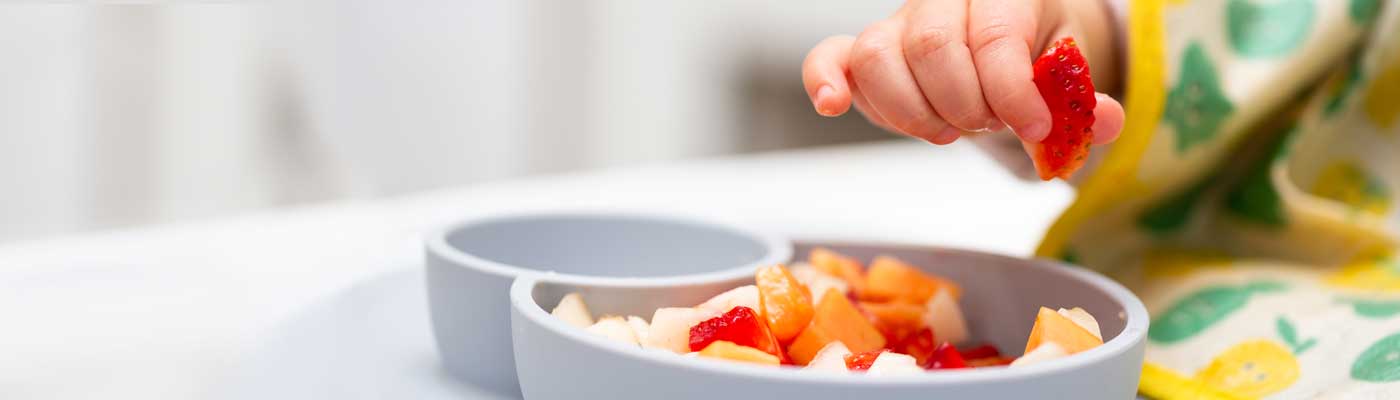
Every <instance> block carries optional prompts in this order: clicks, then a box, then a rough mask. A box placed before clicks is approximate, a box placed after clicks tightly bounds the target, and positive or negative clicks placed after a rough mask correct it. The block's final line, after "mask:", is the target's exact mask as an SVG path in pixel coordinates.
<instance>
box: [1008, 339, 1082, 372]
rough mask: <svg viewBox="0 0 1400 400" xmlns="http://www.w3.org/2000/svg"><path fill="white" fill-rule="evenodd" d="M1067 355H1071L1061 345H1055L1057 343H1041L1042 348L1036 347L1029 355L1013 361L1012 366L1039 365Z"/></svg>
mask: <svg viewBox="0 0 1400 400" xmlns="http://www.w3.org/2000/svg"><path fill="white" fill-rule="evenodd" d="M1067 355H1069V353H1067V352H1065V348H1064V347H1060V345H1058V344H1055V342H1045V343H1041V344H1040V346H1036V347H1035V349H1034V350H1031V351H1030V352H1029V353H1026V354H1025V355H1022V356H1021V357H1020V358H1017V359H1016V361H1012V362H1011V366H1013V367H1019V366H1022V365H1031V364H1038V363H1042V362H1046V361H1050V360H1054V359H1056V358H1060V357H1064V356H1067Z"/></svg>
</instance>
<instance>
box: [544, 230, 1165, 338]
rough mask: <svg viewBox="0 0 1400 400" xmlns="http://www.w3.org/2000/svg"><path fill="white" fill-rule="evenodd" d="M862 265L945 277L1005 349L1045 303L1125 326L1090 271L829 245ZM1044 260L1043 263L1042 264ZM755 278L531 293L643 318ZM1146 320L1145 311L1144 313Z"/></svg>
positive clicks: (553, 286)
mask: <svg viewBox="0 0 1400 400" xmlns="http://www.w3.org/2000/svg"><path fill="white" fill-rule="evenodd" d="M826 247H828V248H832V249H834V250H836V251H839V252H842V253H845V254H847V255H850V256H852V257H855V258H857V259H860V260H861V261H863V262H868V261H869V260H870V259H871V258H873V257H874V256H876V255H877V254H887V255H891V256H895V257H898V258H900V259H902V260H904V261H906V262H908V263H910V264H913V265H915V266H918V267H920V268H922V269H924V270H925V271H928V272H930V273H934V274H938V275H941V276H944V277H947V278H949V279H951V280H953V281H955V282H957V283H958V284H960V285H962V287H963V297H962V300H961V306H962V311H963V314H964V317H965V318H966V319H967V322H968V327H969V330H971V333H972V337H973V341H974V342H980V343H991V344H994V345H996V346H997V347H998V348H999V349H1001V350H1002V352H1003V353H1005V354H1009V355H1020V354H1021V353H1022V351H1023V347H1024V346H1025V343H1026V338H1027V336H1028V335H1029V333H1030V330H1031V326H1032V325H1033V324H1034V322H1035V314H1036V312H1037V310H1038V309H1039V308H1040V307H1041V306H1046V307H1050V308H1052V309H1053V308H1060V307H1064V308H1071V307H1083V308H1084V309H1085V310H1087V311H1088V312H1089V313H1090V314H1093V315H1094V317H1095V318H1096V319H1098V322H1099V328H1100V330H1101V331H1102V334H1103V336H1104V340H1105V341H1109V340H1112V339H1113V338H1114V337H1117V336H1118V335H1119V334H1120V333H1122V332H1123V330H1124V328H1125V327H1126V326H1127V315H1128V313H1127V310H1126V307H1128V305H1127V304H1124V303H1123V302H1121V301H1119V300H1118V299H1115V298H1114V297H1113V295H1112V294H1111V293H1110V289H1109V288H1108V287H1106V286H1105V285H1104V283H1105V282H1108V281H1107V279H1106V278H1102V277H1098V278H1094V279H1088V278H1086V277H1088V276H1093V274H1091V273H1088V272H1087V271H1074V270H1073V269H1071V268H1061V267H1057V266H1051V265H1048V264H1050V263H1049V262H1048V261H1032V260H1021V259H1015V258H1009V257H1004V256H997V255H991V254H983V253H976V252H967V251H958V250H943V249H930V248H916V247H888V246H881V247H871V246H860V245H828V246H826ZM809 249H810V246H807V245H799V246H798V247H797V252H796V253H795V254H796V255H797V257H796V258H798V259H801V258H805V255H806V254H807V251H808V250H809ZM1037 264H1041V265H1037ZM750 283H752V278H751V277H744V278H739V279H735V280H732V281H728V282H720V283H710V284H704V285H695V286H681V287H606V288H599V287H591V286H586V285H573V284H565V283H558V282H548V281H541V282H539V284H537V285H536V286H535V287H534V290H533V291H532V292H531V295H532V296H531V297H532V298H533V300H534V302H535V303H536V304H537V305H539V306H540V308H541V309H543V310H545V311H546V312H547V311H548V310H550V309H552V308H553V306H554V305H555V304H557V303H558V302H559V299H560V298H562V297H563V296H564V295H565V294H568V293H569V292H579V293H580V294H582V295H583V298H584V301H585V302H586V303H587V304H588V308H589V309H590V310H591V311H592V313H593V314H594V315H605V314H611V315H638V316H641V317H643V318H648V319H650V318H651V314H652V312H653V311H655V309H657V308H659V307H676V306H692V305H695V304H698V303H700V302H702V301H704V300H706V299H708V298H709V297H711V296H713V295H715V294H718V293H721V292H723V291H725V290H728V289H730V288H733V287H735V286H739V285H745V284H750ZM1143 317H1144V318H1145V315H1144V316H1143Z"/></svg>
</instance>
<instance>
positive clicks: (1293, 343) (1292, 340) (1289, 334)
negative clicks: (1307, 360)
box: [1274, 316, 1317, 355]
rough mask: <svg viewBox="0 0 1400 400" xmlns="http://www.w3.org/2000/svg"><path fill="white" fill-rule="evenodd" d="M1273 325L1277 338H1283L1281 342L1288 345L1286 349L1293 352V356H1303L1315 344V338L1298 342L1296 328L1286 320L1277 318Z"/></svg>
mask: <svg viewBox="0 0 1400 400" xmlns="http://www.w3.org/2000/svg"><path fill="white" fill-rule="evenodd" d="M1274 325H1275V328H1276V329H1278V336H1279V337H1280V338H1283V342H1284V343H1287V344H1288V347H1289V348H1291V349H1292V350H1293V354H1295V355H1296V354H1303V352H1304V351H1307V350H1308V349H1310V348H1312V347H1313V345H1315V344H1317V339H1316V338H1309V339H1307V340H1301V341H1300V340H1299V338H1298V330H1297V328H1294V327H1293V323H1292V322H1289V321H1288V319H1287V318H1284V317H1282V316H1280V317H1278V320H1277V321H1276V322H1275V324H1274Z"/></svg>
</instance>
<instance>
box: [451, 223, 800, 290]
mask: <svg viewBox="0 0 1400 400" xmlns="http://www.w3.org/2000/svg"><path fill="white" fill-rule="evenodd" d="M542 218H560V219H562V218H587V219H598V220H628V221H647V222H661V223H668V224H674V225H686V226H693V227H701V228H708V229H713V230H719V231H723V232H726V233H729V234H732V235H735V236H737V237H743V238H745V239H748V240H751V241H754V242H757V243H758V244H759V245H760V246H762V247H763V248H764V249H765V250H766V253H765V254H764V255H763V256H762V257H760V258H758V259H757V260H754V261H752V262H749V263H746V264H740V265H735V266H729V267H723V268H718V269H715V270H713V271H710V272H701V273H695V274H682V275H666V276H647V277H617V276H600V275H586V274H577V273H562V272H554V271H544V270H538V269H532V268H525V267H519V266H514V265H510V264H506V263H502V262H498V261H494V260H490V259H486V258H482V257H478V256H476V255H474V254H471V253H468V252H465V251H462V250H461V249H458V248H457V247H456V246H453V245H452V244H451V243H449V242H448V240H447V239H448V238H449V237H450V236H451V235H452V234H453V233H455V232H457V231H459V230H462V229H465V228H469V227H473V226H479V225H485V224H493V223H502V222H509V221H520V220H533V219H542ZM424 246H425V247H426V249H427V252H428V253H429V254H430V255H433V256H436V257H440V258H442V259H444V260H446V261H448V262H449V263H450V264H451V265H452V267H458V268H467V269H472V270H476V271H479V272H483V273H487V274H491V275H495V276H499V277H504V278H519V277H523V276H547V277H549V278H550V279H551V280H552V281H556V282H563V283H572V284H581V285H596V286H611V287H646V286H654V285H679V284H699V283H713V282H721V281H726V280H731V279H735V278H738V277H742V276H745V275H749V274H752V273H753V271H754V270H756V269H758V268H759V267H763V266H766V265H772V264H780V263H787V262H789V261H790V260H791V259H792V253H793V243H792V241H790V240H788V239H787V238H785V237H782V236H779V235H776V234H773V233H770V232H767V231H764V230H760V229H754V228H750V227H748V226H746V225H742V224H738V223H733V222H730V221H717V220H714V219H702V218H698V217H690V216H680V215H674V214H662V213H651V212H635V211H612V210H545V211H540V210H533V211H516V212H505V213H493V214H490V215H485V216H478V217H474V218H466V219H463V220H460V221H458V222H454V223H451V224H448V225H446V226H444V227H441V228H438V229H437V230H435V231H433V232H432V233H430V234H429V236H428V238H427V240H425V245H424ZM429 264H430V265H431V264H432V263H429Z"/></svg>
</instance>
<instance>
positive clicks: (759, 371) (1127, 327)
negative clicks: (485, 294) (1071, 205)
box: [510, 242, 1150, 387]
mask: <svg viewBox="0 0 1400 400" xmlns="http://www.w3.org/2000/svg"><path fill="white" fill-rule="evenodd" d="M804 243H805V242H804ZM824 244H832V245H836V244H840V245H869V246H884V245H879V244H873V243H859V242H840V243H824ZM884 247H906V248H915V249H921V250H929V251H940V252H954V253H965V254H971V255H975V256H983V257H986V256H990V257H995V258H1002V259H1007V260H1010V261H1014V262H1021V263H1026V264H1027V267H1033V268H1049V269H1051V270H1053V271H1055V272H1059V273H1063V274H1066V275H1069V276H1070V277H1071V278H1073V279H1078V280H1081V281H1085V282H1087V283H1088V284H1089V285H1091V286H1095V287H1099V288H1101V289H1103V290H1104V291H1105V292H1106V293H1108V295H1109V297H1110V298H1112V299H1114V300H1115V301H1117V302H1118V303H1119V304H1121V305H1122V307H1123V310H1124V311H1123V312H1124V318H1125V319H1126V321H1125V322H1124V326H1123V331H1122V332H1120V333H1119V334H1118V335H1117V336H1114V337H1113V338H1112V339H1109V340H1108V341H1107V342H1104V344H1103V345H1100V346H1098V347H1095V348H1093V349H1089V350H1086V351H1083V352H1080V353H1076V354H1074V355H1073V356H1072V357H1065V358H1061V359H1056V360H1051V361H1047V362H1044V363H1037V364H1033V365H1027V366H1019V367H1016V368H1008V367H987V368H974V369H958V370H948V371H939V372H937V373H926V374H918V375H910V376H881V377H868V376H862V375H859V374H834V373H813V372H803V371H801V370H799V369H798V368H773V367H767V366H757V365H748V364H744V363H736V362H730V361H723V360H708V359H704V358H702V357H683V356H680V355H678V354H675V353H671V352H668V351H664V350H654V349H645V348H641V347H638V346H631V345H627V344H623V343H618V342H616V341H613V340H609V339H607V338H603V337H600V336H598V335H593V334H589V333H587V332H585V331H584V330H582V329H578V328H576V327H573V326H570V325H568V324H565V323H564V322H563V321H560V320H558V319H557V318H554V317H553V316H552V315H550V314H549V312H547V311H545V310H544V307H542V306H540V305H539V304H537V303H535V301H534V296H533V295H532V293H531V292H533V291H534V288H535V287H536V286H538V285H539V284H542V283H551V284H572V283H573V282H568V281H559V280H555V279H553V277H551V276H547V275H523V276H520V277H519V278H516V280H515V281H514V282H512V283H511V288H510V303H511V308H512V309H513V310H514V312H518V313H520V314H521V315H522V316H524V317H525V319H526V320H528V321H529V322H530V323H533V324H536V325H538V326H540V327H542V328H544V329H545V330H547V331H548V332H549V333H551V334H554V335H559V336H562V337H564V338H565V339H567V340H570V341H573V342H575V343H577V344H579V345H582V346H592V347H594V348H598V349H601V350H603V351H607V352H610V353H613V354H614V355H616V356H619V357H622V358H626V359H629V361H633V362H641V363H646V364H649V365H651V366H664V367H670V368H680V369H682V370H689V371H693V372H697V373H708V374H714V375H720V376H726V377H731V378H737V379H763V380H771V381H773V382H779V383H793V384H842V385H860V386H880V387H900V386H930V385H931V386H939V385H955V384H968V383H1001V382H1012V381H1019V380H1022V379H1029V378H1035V377H1040V376H1045V375H1053V374H1058V373H1064V372H1069V371H1072V370H1074V369H1077V368H1082V367H1086V366H1089V365H1093V364H1097V363H1102V362H1109V361H1110V359H1111V358H1114V357H1118V356H1120V355H1122V354H1123V353H1126V352H1128V351H1131V350H1132V349H1133V348H1134V347H1135V346H1137V345H1139V344H1141V343H1143V341H1144V340H1146V336H1147V328H1148V325H1149V322H1150V320H1149V316H1148V313H1147V308H1146V306H1144V305H1143V303H1142V301H1141V300H1140V299H1138V297H1137V296H1136V295H1134V294H1133V293H1132V292H1131V291H1129V290H1128V289H1127V288H1126V287H1123V286H1122V285H1120V284H1119V283H1118V282H1116V281H1113V280H1112V279H1109V278H1108V277H1105V276H1103V275H1101V274H1099V273H1097V272H1093V271H1091V270H1088V269H1086V268H1083V267H1077V266H1072V265H1068V264H1065V263H1062V262H1059V261H1056V260H1051V259H1045V258H1033V259H1022V258H1015V257H1010V256H1005V255H999V254H993V253H987V252H981V251H976V250H963V249H951V248H945V247H939V246H909V245H893V246H884ZM519 331H521V330H520V329H512V332H519ZM517 368H523V367H521V366H519V364H518V363H517Z"/></svg>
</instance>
